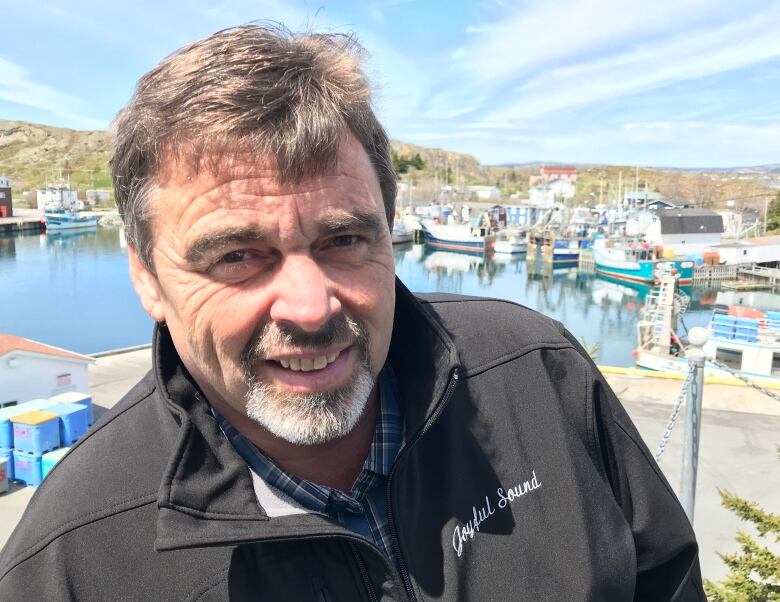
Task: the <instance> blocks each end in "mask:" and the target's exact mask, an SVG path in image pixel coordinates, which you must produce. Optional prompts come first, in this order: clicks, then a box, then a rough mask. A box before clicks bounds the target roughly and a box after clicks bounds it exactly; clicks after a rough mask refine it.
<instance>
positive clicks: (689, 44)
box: [489, 8, 780, 121]
mask: <svg viewBox="0 0 780 602" xmlns="http://www.w3.org/2000/svg"><path fill="white" fill-rule="evenodd" d="M778 27H780V9H778V8H774V9H772V10H770V11H767V12H765V13H762V14H758V15H754V16H752V17H749V18H746V19H744V20H742V21H739V22H736V23H731V24H728V25H725V26H722V27H718V28H714V29H709V30H702V31H693V32H689V33H686V34H679V35H677V36H674V37H671V38H669V39H666V40H663V41H660V42H657V43H654V44H645V45H642V46H638V47H636V48H634V49H631V50H629V51H627V52H623V53H620V54H617V55H614V56H609V57H607V58H601V59H597V60H594V61H591V62H583V63H579V64H573V65H571V66H565V67H560V68H557V69H551V70H549V71H547V72H544V73H542V74H541V75H538V76H536V77H534V78H531V79H530V80H528V81H527V82H525V83H524V84H522V85H520V86H519V87H518V88H517V89H516V90H515V91H514V93H513V95H512V97H513V98H515V99H516V100H515V101H513V102H507V103H505V104H504V106H503V107H502V108H501V109H498V110H496V111H493V112H492V113H491V114H490V116H489V119H490V120H493V119H495V120H499V121H502V120H507V119H533V118H536V117H540V116H542V115H548V114H550V113H554V112H556V111H561V110H567V109H569V110H570V109H574V108H577V107H583V106H586V105H590V104H594V103H598V102H602V101H606V100H610V99H615V98H621V97H625V96H630V95H634V94H638V93H641V92H645V91H648V90H653V89H657V88H660V87H662V86H665V85H669V84H673V83H677V82H683V81H691V80H696V79H698V78H702V77H705V76H709V75H714V74H718V73H723V72H727V71H732V70H736V69H740V68H744V67H747V66H749V65H752V64H755V63H759V62H761V61H765V60H767V59H771V58H775V57H780V37H779V36H778V35H777V28H778ZM691 92H692V93H691V95H690V96H689V99H690V100H689V101H690V102H694V103H695V98H696V95H695V91H694V90H691Z"/></svg>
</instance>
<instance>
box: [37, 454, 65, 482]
mask: <svg viewBox="0 0 780 602" xmlns="http://www.w3.org/2000/svg"><path fill="white" fill-rule="evenodd" d="M69 451H70V448H69V447H61V448H59V449H55V450H54V451H50V452H46V453H45V454H43V456H41V476H42V477H43V478H44V479H45V478H46V475H48V474H49V473H50V472H51V469H52V468H54V467H55V466H56V465H57V462H59V461H60V460H62V457H63V456H64V455H65V454H67V453H68V452H69Z"/></svg>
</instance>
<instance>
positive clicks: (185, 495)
mask: <svg viewBox="0 0 780 602" xmlns="http://www.w3.org/2000/svg"><path fill="white" fill-rule="evenodd" d="M153 351H154V353H153V370H154V373H155V378H156V381H157V386H158V390H159V391H160V393H161V396H162V398H163V401H164V403H165V404H166V406H167V407H168V409H169V410H170V412H171V414H172V415H173V417H174V419H175V420H176V421H177V423H178V424H179V432H178V438H177V440H176V441H175V443H174V446H173V447H174V451H173V453H172V455H171V458H170V461H169V462H168V466H167V469H166V471H165V474H164V476H163V479H162V483H161V485H160V489H159V492H158V500H157V504H158V508H159V511H158V519H157V540H156V542H155V547H156V549H158V550H169V549H177V548H183V547H199V546H203V545H232V544H237V543H242V542H248V541H256V540H261V539H273V538H281V537H289V536H290V535H298V536H307V535H308V536H314V535H326V534H336V533H341V534H344V533H348V532H347V531H346V530H345V529H344V528H343V527H341V526H340V525H339V524H338V523H336V522H335V521H333V520H331V519H329V518H327V517H325V516H322V515H318V514H313V513H299V512H289V513H278V512H275V511H274V510H275V508H274V507H273V504H271V507H269V508H268V512H267V511H266V509H265V508H263V507H262V506H261V503H260V502H259V501H258V500H262V501H263V502H265V503H269V502H268V497H267V496H259V495H258V494H257V492H256V487H257V484H256V483H253V478H252V474H251V472H250V471H249V470H248V468H247V465H246V463H245V462H244V460H243V459H242V458H241V457H240V456H239V455H238V453H236V451H235V450H234V449H233V446H232V445H231V444H230V442H229V441H228V440H227V439H226V438H225V437H224V436H223V435H222V433H221V432H220V430H219V426H218V424H217V422H216V420H215V419H214V417H213V415H212V414H211V412H210V411H209V405H208V402H207V401H206V399H205V397H204V395H203V393H202V392H201V391H200V389H199V388H198V386H197V385H196V383H195V381H194V380H193V378H192V376H191V375H190V374H189V372H187V369H186V368H185V367H184V365H183V364H182V362H181V359H180V357H179V355H178V353H177V352H176V349H175V347H174V345H173V341H172V339H171V337H170V334H169V333H168V330H167V329H166V328H165V327H164V326H158V327H157V328H156V330H155V336H154V342H153ZM389 358H390V362H391V364H392V366H393V369H394V371H395V373H396V377H397V381H398V391H399V403H400V405H401V408H402V411H403V415H404V423H405V432H406V440H407V441H408V440H409V439H410V438H411V437H412V435H413V434H414V433H415V432H417V431H418V430H419V429H421V428H422V427H423V425H424V424H425V422H426V421H427V420H428V418H429V417H430V416H431V414H432V413H433V410H434V408H435V406H436V402H437V401H438V400H439V399H440V398H441V397H442V395H443V392H444V390H445V388H446V386H447V383H448V382H449V377H450V373H451V372H452V369H453V368H454V367H455V365H456V364H457V354H456V352H455V347H454V345H453V343H452V341H451V339H450V338H449V336H448V335H447V333H446V331H445V329H444V328H443V326H442V325H441V324H440V323H439V322H438V320H437V318H436V315H435V313H434V312H433V311H431V309H430V307H428V306H426V305H425V304H422V303H420V301H418V300H417V299H416V298H415V297H414V295H412V294H411V293H410V292H409V291H408V289H407V288H406V287H405V286H404V285H403V284H402V283H401V282H400V281H399V280H397V279H396V308H395V317H394V326H393V336H392V340H391V344H390V354H389Z"/></svg>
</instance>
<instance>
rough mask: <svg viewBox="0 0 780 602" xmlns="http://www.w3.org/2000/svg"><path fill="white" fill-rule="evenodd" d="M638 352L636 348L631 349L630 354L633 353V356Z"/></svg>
mask: <svg viewBox="0 0 780 602" xmlns="http://www.w3.org/2000/svg"><path fill="white" fill-rule="evenodd" d="M638 354H639V352H638V351H637V350H636V349H632V350H631V355H633V356H634V357H636V356H637V355H638Z"/></svg>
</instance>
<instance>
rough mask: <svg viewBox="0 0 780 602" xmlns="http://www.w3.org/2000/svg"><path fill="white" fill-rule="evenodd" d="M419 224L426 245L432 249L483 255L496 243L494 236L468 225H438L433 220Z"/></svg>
mask: <svg viewBox="0 0 780 602" xmlns="http://www.w3.org/2000/svg"><path fill="white" fill-rule="evenodd" d="M420 224H421V226H422V229H423V232H424V233H425V242H426V244H428V246H430V247H432V248H434V249H445V250H448V251H465V252H467V253H469V252H470V253H485V252H489V251H492V250H493V249H494V246H495V243H496V237H495V235H494V234H490V233H487V232H486V231H485V229H480V228H472V227H471V225H469V224H439V223H436V222H435V221H434V220H422V221H421V222H420Z"/></svg>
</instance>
